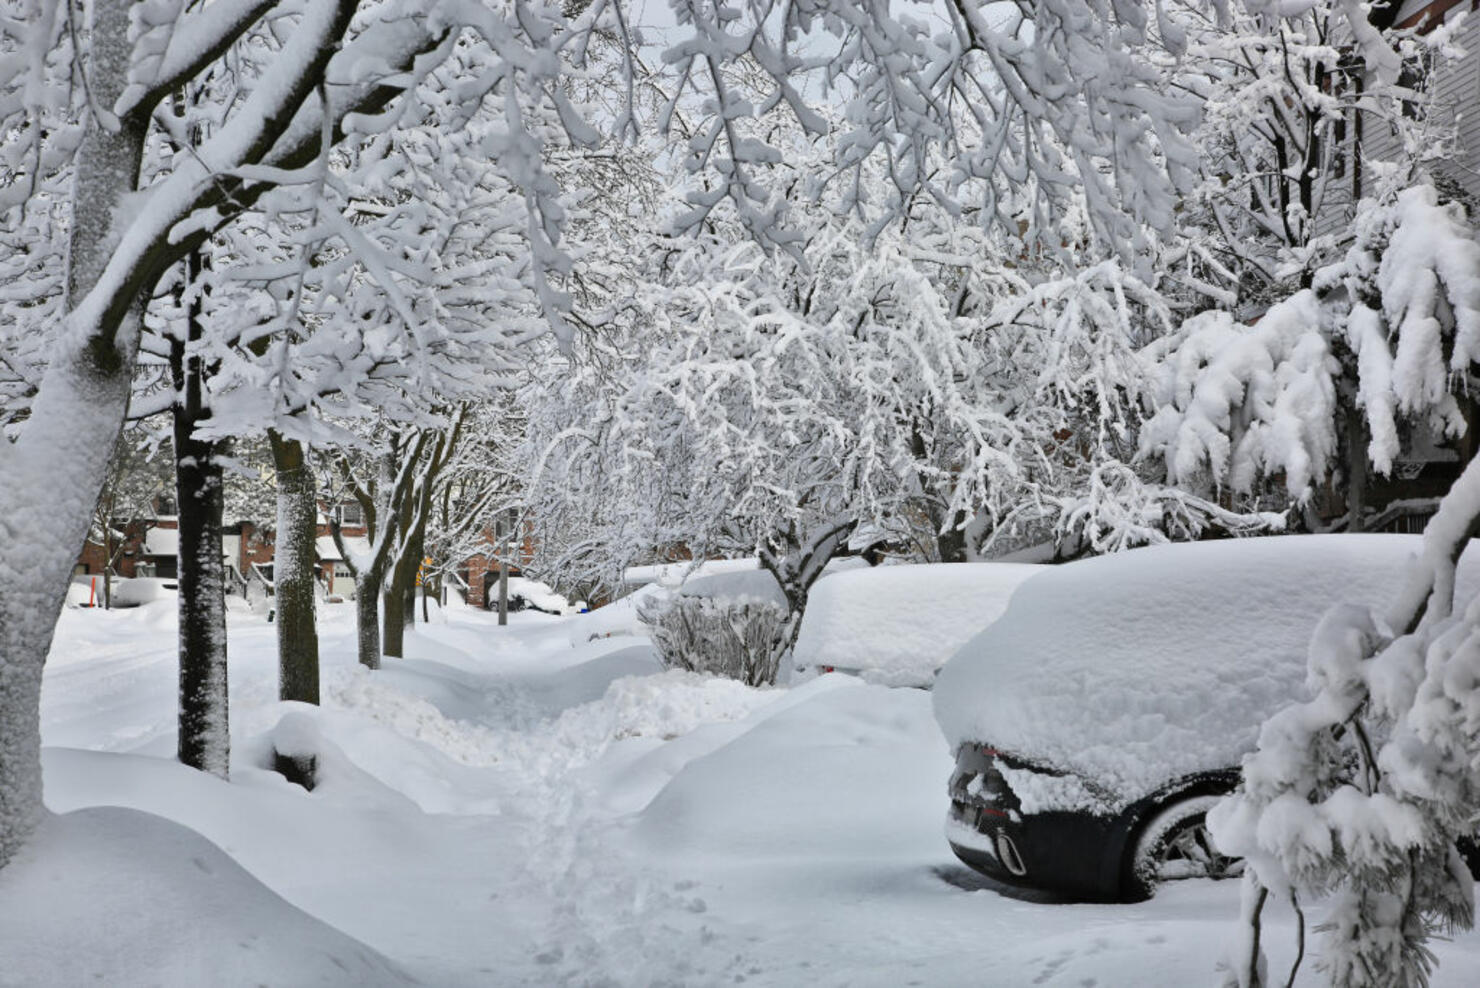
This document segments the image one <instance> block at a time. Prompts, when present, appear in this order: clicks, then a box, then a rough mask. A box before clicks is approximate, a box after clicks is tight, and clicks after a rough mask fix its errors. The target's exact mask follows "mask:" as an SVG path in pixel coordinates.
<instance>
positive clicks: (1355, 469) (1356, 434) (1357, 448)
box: [1346, 412, 1368, 532]
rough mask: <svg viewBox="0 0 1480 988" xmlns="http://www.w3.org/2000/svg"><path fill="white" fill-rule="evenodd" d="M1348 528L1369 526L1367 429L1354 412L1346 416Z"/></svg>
mask: <svg viewBox="0 0 1480 988" xmlns="http://www.w3.org/2000/svg"><path fill="white" fill-rule="evenodd" d="M1346 470H1347V484H1346V530H1347V531H1348V532H1361V531H1365V530H1366V527H1367V519H1366V517H1365V516H1366V513H1367V474H1368V470H1367V429H1366V426H1365V425H1364V423H1363V421H1362V416H1361V415H1359V414H1357V413H1355V412H1353V413H1351V414H1349V415H1347V417H1346Z"/></svg>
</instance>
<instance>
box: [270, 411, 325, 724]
mask: <svg viewBox="0 0 1480 988" xmlns="http://www.w3.org/2000/svg"><path fill="white" fill-rule="evenodd" d="M268 441H269V443H270V444H271V446H272V460H273V467H274V469H275V470H276V471H277V490H278V516H277V543H276V546H275V548H274V552H273V563H272V582H273V597H274V601H275V604H276V608H277V639H278V698H279V699H282V700H298V701H300V702H302V703H314V704H317V703H318V702H319V633H318V628H317V626H316V625H315V623H314V576H313V565H314V556H315V552H314V546H315V536H316V535H317V534H318V513H319V505H318V489H317V486H316V485H315V483H314V475H313V466H312V465H311V464H310V463H309V462H308V457H307V455H306V453H305V450H304V449H303V444H302V443H300V442H298V441H297V440H294V439H285V438H284V437H283V436H281V435H279V434H278V433H277V432H269V433H268Z"/></svg>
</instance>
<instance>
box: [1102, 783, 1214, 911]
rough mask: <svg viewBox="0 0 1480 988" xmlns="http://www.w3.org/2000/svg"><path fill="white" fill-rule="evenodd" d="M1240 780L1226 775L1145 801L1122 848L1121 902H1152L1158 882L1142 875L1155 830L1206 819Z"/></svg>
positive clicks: (1168, 828)
mask: <svg viewBox="0 0 1480 988" xmlns="http://www.w3.org/2000/svg"><path fill="white" fill-rule="evenodd" d="M1236 784H1237V776H1236V775H1235V776H1233V778H1232V779H1231V780H1230V779H1229V778H1227V777H1224V776H1222V775H1219V776H1215V777H1212V778H1205V779H1199V780H1197V781H1196V782H1194V783H1192V784H1191V785H1186V786H1182V787H1179V788H1177V789H1174V790H1171V791H1169V792H1165V793H1162V794H1159V795H1157V796H1154V797H1151V798H1148V799H1146V800H1144V801H1142V803H1141V804H1140V805H1141V810H1140V812H1139V813H1137V814H1136V815H1135V818H1134V821H1135V822H1134V823H1133V824H1132V825H1131V826H1130V828H1129V829H1128V831H1127V833H1126V838H1125V842H1124V844H1123V845H1122V848H1121V862H1120V872H1121V882H1120V885H1121V898H1122V899H1124V900H1125V901H1127V902H1139V901H1142V900H1145V899H1149V898H1151V896H1152V894H1153V892H1154V890H1155V886H1156V882H1155V880H1153V879H1149V878H1148V877H1147V876H1146V875H1145V874H1142V873H1139V872H1140V864H1141V862H1140V860H1139V859H1141V858H1142V857H1143V856H1144V854H1145V852H1146V851H1147V850H1148V847H1147V841H1148V838H1149V839H1151V840H1153V841H1154V840H1155V839H1156V838H1155V837H1152V836H1151V833H1150V832H1151V831H1152V829H1153V828H1158V829H1163V828H1164V830H1163V832H1165V831H1166V830H1170V829H1171V828H1173V827H1174V826H1176V825H1177V824H1179V823H1181V822H1183V821H1185V820H1187V819H1189V818H1197V817H1201V816H1203V815H1205V814H1206V813H1207V811H1208V810H1209V809H1211V808H1212V806H1213V805H1214V804H1215V803H1216V802H1217V801H1218V800H1219V799H1221V798H1222V797H1224V796H1226V795H1228V793H1230V792H1232V791H1233V789H1234V786H1235V785H1236Z"/></svg>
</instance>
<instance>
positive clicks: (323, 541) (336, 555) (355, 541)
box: [314, 535, 370, 563]
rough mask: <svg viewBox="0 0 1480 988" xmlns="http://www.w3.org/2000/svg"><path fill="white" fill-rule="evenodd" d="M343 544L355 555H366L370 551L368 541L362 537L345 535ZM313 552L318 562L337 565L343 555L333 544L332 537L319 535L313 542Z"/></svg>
mask: <svg viewBox="0 0 1480 988" xmlns="http://www.w3.org/2000/svg"><path fill="white" fill-rule="evenodd" d="M343 538H344V544H345V545H346V546H348V547H349V550H350V551H351V552H354V553H356V554H360V553H368V552H369V551H370V540H369V539H367V538H365V536H363V535H345V536H343ZM314 552H315V553H316V554H317V556H318V559H319V561H320V562H325V563H337V562H340V561H342V560H343V559H344V553H342V552H340V551H339V547H338V546H337V545H335V544H334V536H332V535H320V536H319V537H318V538H317V539H315V540H314Z"/></svg>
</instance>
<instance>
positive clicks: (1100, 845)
mask: <svg viewBox="0 0 1480 988" xmlns="http://www.w3.org/2000/svg"><path fill="white" fill-rule="evenodd" d="M1002 767H1008V768H1017V769H1026V770H1029V771H1033V772H1036V773H1040V774H1044V775H1054V774H1057V773H1055V772H1053V770H1051V769H1046V768H1045V767H1043V766H1039V765H1032V764H1029V763H1027V762H1024V761H1023V760H1022V759H1020V758H1015V757H1013V756H1012V755H1010V754H1008V753H1006V752H1003V751H999V750H997V749H996V748H992V747H989V746H988V745H985V744H977V743H971V744H964V745H962V746H961V747H960V748H959V749H958V750H957V752H956V770H955V771H954V772H953V773H952V774H951V780H950V784H949V791H950V796H951V808H950V810H949V815H948V817H947V823H946V834H947V838H948V839H949V841H950V845H951V850H952V851H954V852H955V854H956V856H957V857H958V858H960V859H961V860H962V861H963V862H964V863H966V864H967V865H970V866H971V867H972V868H974V869H976V870H977V871H980V872H982V873H983V874H986V875H990V876H991V877H993V878H996V879H998V880H999V881H1002V882H1006V883H1009V884H1017V885H1031V886H1034V887H1039V888H1046V889H1053V890H1055V891H1058V892H1062V893H1066V894H1068V895H1071V896H1073V897H1075V898H1078V899H1083V900H1085V901H1091V902H1121V901H1126V900H1134V899H1139V898H1142V897H1144V896H1145V895H1146V894H1147V892H1148V889H1147V888H1146V887H1145V885H1144V883H1143V881H1142V880H1141V879H1140V878H1139V877H1138V876H1137V875H1136V874H1135V866H1134V850H1135V847H1136V840H1137V838H1138V837H1139V836H1140V834H1141V833H1142V831H1143V829H1144V827H1145V825H1146V824H1147V823H1148V822H1149V821H1150V820H1151V819H1153V818H1154V817H1155V816H1156V815H1157V814H1158V813H1159V812H1160V811H1161V810H1162V808H1163V807H1165V806H1167V805H1170V804H1172V803H1176V802H1181V801H1183V800H1190V799H1193V798H1195V797H1199V796H1221V795H1224V794H1226V793H1229V792H1232V791H1233V788H1234V787H1235V786H1236V785H1237V784H1238V770H1237V769H1228V770H1227V771H1223V772H1207V773H1200V774H1198V775H1194V776H1190V777H1187V778H1184V779H1179V780H1177V781H1176V782H1174V783H1172V784H1170V785H1168V786H1167V787H1166V788H1164V789H1161V790H1158V791H1156V792H1154V793H1151V794H1149V795H1147V796H1146V797H1144V798H1142V799H1139V800H1136V801H1135V802H1133V803H1131V804H1130V805H1128V806H1125V807H1123V808H1120V809H1118V810H1115V811H1113V812H1107V813H1105V814H1095V813H1090V812H1084V811H1071V810H1050V811H1047V812H1040V813H1032V814H1024V813H1023V812H1022V807H1021V801H1020V800H1019V799H1018V797H1017V794H1016V793H1014V792H1013V790H1012V787H1011V786H1010V785H1008V783H1007V780H1006V778H1005V777H1004V775H1003V774H1002V772H1001V768H1002ZM1106 795H1107V804H1109V803H1111V802H1112V800H1110V799H1109V798H1108V794H1106Z"/></svg>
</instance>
